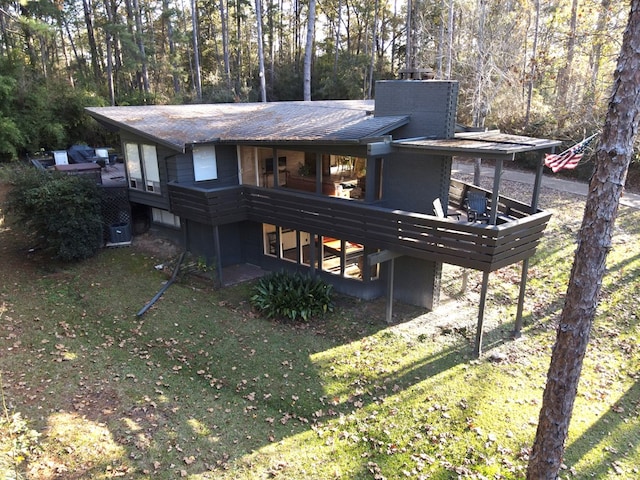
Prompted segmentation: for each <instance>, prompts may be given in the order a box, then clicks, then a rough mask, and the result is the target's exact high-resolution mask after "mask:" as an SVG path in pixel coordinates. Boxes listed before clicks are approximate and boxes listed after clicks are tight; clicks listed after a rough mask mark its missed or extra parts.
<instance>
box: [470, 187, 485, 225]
mask: <svg viewBox="0 0 640 480" xmlns="http://www.w3.org/2000/svg"><path fill="white" fill-rule="evenodd" d="M467 220H468V221H470V222H488V221H489V213H488V212H487V196H486V195H485V194H484V193H482V192H469V193H468V194H467Z"/></svg>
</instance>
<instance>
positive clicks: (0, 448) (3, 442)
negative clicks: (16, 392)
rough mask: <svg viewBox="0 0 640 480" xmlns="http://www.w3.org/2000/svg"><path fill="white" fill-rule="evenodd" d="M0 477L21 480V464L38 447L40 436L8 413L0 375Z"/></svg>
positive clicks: (14, 414) (15, 415) (24, 421)
mask: <svg viewBox="0 0 640 480" xmlns="http://www.w3.org/2000/svg"><path fill="white" fill-rule="evenodd" d="M0 398H1V400H2V414H1V415H0V475H2V478H7V479H10V478H14V479H17V478H21V475H20V472H21V468H22V463H23V462H24V461H25V460H27V459H28V458H29V456H30V455H33V454H34V453H36V452H37V451H38V449H39V447H40V445H39V443H38V437H39V436H40V434H39V433H38V432H36V431H35V430H32V429H31V428H29V426H28V425H27V422H26V420H25V419H24V418H22V416H21V415H20V413H19V412H15V413H10V412H9V408H8V407H7V404H6V402H5V398H4V387H3V384H2V376H1V375H0Z"/></svg>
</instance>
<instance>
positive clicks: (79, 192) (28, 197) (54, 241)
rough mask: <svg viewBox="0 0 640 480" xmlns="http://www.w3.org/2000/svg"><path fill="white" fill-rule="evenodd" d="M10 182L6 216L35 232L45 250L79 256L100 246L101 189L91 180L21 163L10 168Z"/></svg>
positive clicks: (64, 256) (65, 256)
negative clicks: (11, 170) (23, 165)
mask: <svg viewBox="0 0 640 480" xmlns="http://www.w3.org/2000/svg"><path fill="white" fill-rule="evenodd" d="M11 183H12V186H13V188H12V189H11V191H10V192H9V197H8V202H7V207H8V208H7V211H8V213H9V217H8V218H9V219H10V220H12V223H13V224H15V225H16V226H19V227H20V228H23V229H24V230H25V231H26V232H27V233H29V234H31V235H34V236H35V237H36V238H37V241H38V242H39V243H38V246H39V247H41V248H42V249H43V250H44V251H45V252H46V253H47V254H50V255H51V256H52V257H53V258H56V259H59V260H63V261H72V260H82V259H84V258H88V257H91V256H92V255H94V254H95V253H96V252H97V251H98V249H99V248H100V247H101V245H102V212H101V208H102V207H101V205H102V203H101V195H100V193H101V192H100V189H99V188H98V186H97V185H96V184H95V183H94V182H93V181H92V180H90V179H88V178H85V177H82V176H74V175H63V174H59V173H55V172H43V171H39V170H36V169H34V168H28V167H21V168H17V169H15V170H14V171H13V173H12V175H11Z"/></svg>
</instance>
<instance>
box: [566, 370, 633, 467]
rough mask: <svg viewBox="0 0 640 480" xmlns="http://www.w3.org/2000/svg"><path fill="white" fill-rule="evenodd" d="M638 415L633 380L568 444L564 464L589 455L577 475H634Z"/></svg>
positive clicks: (577, 460)
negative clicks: (620, 394) (618, 397)
mask: <svg viewBox="0 0 640 480" xmlns="http://www.w3.org/2000/svg"><path fill="white" fill-rule="evenodd" d="M637 375H638V374H637V373H636V376H637ZM639 414H640V382H638V381H636V382H635V383H634V384H633V385H632V386H631V387H630V388H629V389H628V390H627V391H626V392H625V393H624V395H622V397H620V399H619V400H618V401H617V402H616V404H615V405H614V406H613V407H611V408H610V409H609V410H608V411H607V412H606V413H605V414H604V415H602V416H600V418H598V420H597V421H596V422H595V423H594V424H593V425H591V427H589V429H588V430H586V431H585V432H584V433H583V434H582V435H581V436H580V437H579V438H577V439H576V440H574V441H573V442H571V443H570V444H569V445H568V446H567V449H566V452H565V458H566V461H567V463H569V464H572V465H575V464H577V463H578V462H580V461H581V460H582V459H585V457H589V456H590V457H591V458H586V459H585V463H586V466H585V467H583V468H580V470H579V474H580V477H584V478H603V477H605V476H606V475H607V473H608V472H609V473H611V472H614V473H615V475H618V476H623V477H625V478H632V477H634V478H636V475H638V469H640V464H639V463H638V453H639V450H640V424H639V422H638V415H639ZM601 443H603V444H604V445H601ZM592 451H595V453H592ZM627 475H629V476H628V477H627Z"/></svg>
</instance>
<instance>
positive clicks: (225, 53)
mask: <svg viewBox="0 0 640 480" xmlns="http://www.w3.org/2000/svg"><path fill="white" fill-rule="evenodd" d="M226 1H227V0H220V27H221V29H222V59H223V63H224V77H225V81H226V83H227V88H228V89H229V90H231V62H230V60H229V14H228V11H227V6H226Z"/></svg>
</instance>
